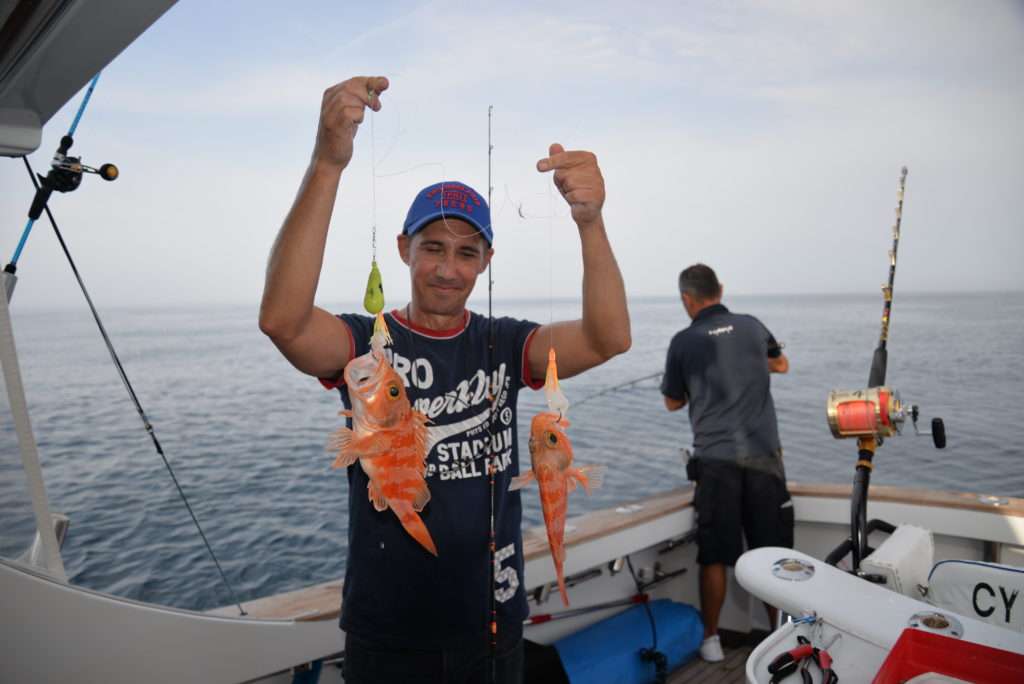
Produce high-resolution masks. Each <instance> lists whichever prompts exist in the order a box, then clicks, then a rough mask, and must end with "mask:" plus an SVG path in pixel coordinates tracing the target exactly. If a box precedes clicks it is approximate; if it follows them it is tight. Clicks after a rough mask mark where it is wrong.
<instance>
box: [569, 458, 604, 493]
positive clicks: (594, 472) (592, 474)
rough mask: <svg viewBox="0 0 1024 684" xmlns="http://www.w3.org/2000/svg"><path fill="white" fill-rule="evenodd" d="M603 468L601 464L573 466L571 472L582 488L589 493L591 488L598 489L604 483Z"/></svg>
mask: <svg viewBox="0 0 1024 684" xmlns="http://www.w3.org/2000/svg"><path fill="white" fill-rule="evenodd" d="M605 470H606V468H605V466H603V465H592V466H583V467H582V468H573V469H572V471H571V472H572V475H573V477H574V478H575V479H577V480H579V482H580V484H581V485H583V489H584V490H586V492H587V494H590V491H591V490H592V489H598V488H600V487H601V485H603V484H604V473H605Z"/></svg>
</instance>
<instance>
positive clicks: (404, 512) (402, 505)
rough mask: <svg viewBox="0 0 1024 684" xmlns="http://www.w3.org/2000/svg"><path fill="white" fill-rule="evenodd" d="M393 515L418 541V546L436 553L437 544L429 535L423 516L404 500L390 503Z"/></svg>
mask: <svg viewBox="0 0 1024 684" xmlns="http://www.w3.org/2000/svg"><path fill="white" fill-rule="evenodd" d="M391 508H392V510H394V512H395V515H397V516H398V522H400V523H401V524H402V527H403V528H405V531H406V532H408V533H409V536H411V537H412V538H413V539H415V540H416V541H417V542H419V544H420V546H422V547H423V548H425V549H426V550H427V551H429V552H430V553H432V554H434V555H435V556H436V555H437V546H435V545H434V540H433V539H432V538H431V536H430V531H429V530H428V529H427V526H426V525H424V524H423V518H421V517H420V516H419V515H418V514H417V513H416V511H414V510H413V509H412V507H411V506H410V505H409V503H408V502H406V501H401V500H399V501H395V502H394V504H393V505H392V507H391Z"/></svg>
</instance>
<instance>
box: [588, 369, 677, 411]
mask: <svg viewBox="0 0 1024 684" xmlns="http://www.w3.org/2000/svg"><path fill="white" fill-rule="evenodd" d="M664 374H665V371H658V372H656V373H651V374H649V375H643V376H641V377H639V378H634V379H632V380H627V381H626V382H623V383H619V384H618V385H612V386H611V387H606V388H604V389H603V390H600V391H597V392H594V393H593V394H591V395H590V396H587V397H583V398H582V399H580V400H579V401H577V402H576V406H577V407H578V406H579V405H580V404H585V403H587V402H588V401H590V400H591V399H597V398H598V397H600V396H601V395H603V394H608V393H609V392H615V391H617V390H620V389H626V388H629V387H632V386H633V385H635V384H637V383H639V382H643V381H644V380H650V379H652V378H660V377H661V376H662V375H664Z"/></svg>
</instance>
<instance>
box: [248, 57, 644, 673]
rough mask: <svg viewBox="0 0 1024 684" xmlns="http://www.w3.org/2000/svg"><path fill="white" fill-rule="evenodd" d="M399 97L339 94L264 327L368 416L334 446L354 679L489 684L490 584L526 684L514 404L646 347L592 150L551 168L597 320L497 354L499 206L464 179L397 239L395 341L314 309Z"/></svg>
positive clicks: (512, 322)
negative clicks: (381, 118)
mask: <svg viewBox="0 0 1024 684" xmlns="http://www.w3.org/2000/svg"><path fill="white" fill-rule="evenodd" d="M388 87H389V83H388V80H387V79H386V78H383V77H356V78H352V79H349V80H347V81H344V82H343V83H339V84H337V85H335V86H332V87H331V88H328V89H327V91H326V92H325V93H324V97H323V101H322V105H321V112H320V121H319V126H318V130H317V137H316V144H315V146H314V150H313V156H312V159H311V161H310V164H309V167H308V169H307V171H306V174H305V177H304V179H303V181H302V184H301V186H300V188H299V191H298V195H297V197H296V199H295V202H294V204H293V205H292V208H291V211H290V212H289V214H288V216H287V217H286V218H285V221H284V224H283V226H282V227H281V229H280V232H279V234H278V237H277V240H276V242H275V244H274V246H273V248H272V250H271V254H270V260H269V264H268V267H267V278H266V285H265V289H264V293H263V301H262V305H261V309H260V329H261V330H262V331H263V332H264V333H266V334H267V335H268V336H270V338H271V339H272V340H273V342H274V344H275V345H276V346H277V347H278V349H279V350H280V351H281V353H282V354H283V355H284V356H285V357H286V358H287V359H288V360H289V361H290V362H291V363H292V364H293V365H294V366H295V367H296V368H298V369H299V370H300V371H302V372H304V373H307V374H309V375H311V376H313V377H316V378H320V379H321V382H323V383H324V385H325V386H327V387H337V388H338V389H339V390H340V393H341V397H342V401H343V403H344V405H345V409H346V411H345V412H343V413H345V414H346V415H347V416H349V417H351V418H352V423H351V427H346V428H343V429H341V430H338V432H337V433H336V434H335V436H334V437H333V438H332V442H331V447H332V448H333V450H335V451H336V452H337V461H336V464H337V465H340V466H347V467H348V470H347V474H348V481H349V511H348V513H349V516H348V522H349V532H348V551H349V556H348V563H347V568H346V575H345V585H344V596H343V602H342V615H341V627H342V629H344V630H345V665H344V670H345V671H344V675H345V679H346V681H347V682H351V683H358V682H375V683H377V682H391V681H396V682H397V681H401V682H406V681H417V682H433V681H438V682H440V681H445V682H449V681H460V682H461V681H466V682H476V681H489V679H490V674H491V663H490V658H489V652H490V645H489V642H490V636H489V633H490V623H491V615H490V611H491V605H490V604H491V601H490V600H489V595H490V594H491V582H492V581H493V582H494V585H493V586H494V603H495V605H496V613H497V642H498V643H497V653H496V658H495V662H494V663H493V665H494V673H495V674H496V678H495V681H498V682H520V681H521V680H522V657H523V656H522V653H523V651H522V621H523V620H524V619H525V618H526V617H527V613H528V608H527V603H526V596H525V591H524V589H525V588H524V586H523V557H522V535H521V531H520V523H521V516H522V508H521V503H520V495H519V493H518V492H515V491H513V492H510V491H509V487H510V484H511V483H512V478H513V476H515V475H516V474H517V472H518V471H519V470H520V468H519V461H518V448H517V441H518V440H517V435H516V398H517V394H518V391H519V389H520V388H521V387H523V386H528V387H531V388H534V389H537V388H539V387H540V386H541V383H542V382H543V379H544V377H545V371H546V369H547V367H548V361H549V355H552V354H554V353H556V352H557V356H558V360H559V361H560V362H561V363H560V371H561V376H562V377H563V378H565V377H570V376H572V375H576V374H577V373H580V372H583V371H585V370H587V369H589V368H592V367H594V366H596V365H598V364H600V363H603V362H604V361H606V360H608V359H609V358H611V357H612V356H615V355H616V354H621V353H622V352H624V351H626V350H627V349H628V348H629V346H630V344H631V340H630V333H629V315H628V312H627V309H626V295H625V290H624V287H623V282H622V276H621V274H620V272H619V269H618V266H617V265H616V262H615V257H614V255H613V253H612V250H611V246H610V244H609V241H608V237H607V234H606V232H605V226H604V221H603V218H602V213H601V210H602V206H603V204H604V199H605V191H604V180H603V178H602V176H601V171H600V169H599V167H598V164H597V159H596V157H595V156H594V155H593V154H592V153H590V152H585V151H566V150H564V149H563V148H562V146H561V145H558V144H553V145H551V146H550V148H549V150H548V156H546V157H545V158H543V159H541V160H540V161H538V162H537V170H538V171H540V172H542V173H546V172H553V180H554V183H555V185H556V187H558V189H559V191H560V192H561V194H562V196H563V197H564V198H565V200H566V202H567V203H568V204H569V206H570V208H571V212H572V218H573V220H574V222H575V223H576V225H577V227H578V229H579V235H580V243H581V248H582V258H583V269H584V278H583V293H582V294H583V301H582V317H581V318H580V319H578V320H574V321H564V322H558V323H552V324H549V325H545V326H538V325H537V324H536V323H532V322H529V321H520V320H516V319H512V318H495V319H494V320H493V330H494V335H493V338H492V337H491V335H490V332H489V331H490V329H491V324H492V322H491V321H490V320H489V319H488V317H487V316H481V315H479V314H476V313H472V312H470V311H468V310H467V309H466V300H467V298H468V297H469V295H470V293H471V292H472V290H473V287H474V285H475V284H476V280H477V277H478V276H479V275H480V274H482V273H483V272H484V271H485V270H486V268H487V266H488V264H489V262H490V260H491V258H492V257H493V254H494V250H493V247H492V245H493V241H494V233H493V230H492V227H491V223H490V214H489V208H488V207H487V204H486V201H485V200H484V198H483V197H481V196H480V195H479V194H478V193H477V192H476V191H475V190H473V189H472V188H471V187H470V186H468V185H466V184H464V183H461V182H456V181H444V182H442V183H437V184H435V185H432V186H429V187H427V188H424V189H423V190H422V191H420V192H419V193H417V195H416V197H415V198H414V199H413V201H412V205H411V207H410V209H409V212H408V216H407V218H406V221H405V223H404V226H403V229H402V232H401V234H400V235H399V236H398V239H397V243H398V244H397V246H398V251H399V254H400V255H401V258H402V260H403V261H404V262H405V263H406V264H407V265H408V267H409V274H410V280H411V286H412V287H411V290H412V298H411V301H410V302H409V303H408V304H406V305H405V306H404V307H402V308H400V309H395V310H393V311H391V312H390V313H387V314H384V315H383V320H384V322H385V323H386V329H387V331H388V332H390V340H388V338H387V337H385V334H386V333H385V332H384V331H382V330H381V328H382V327H383V326H378V328H377V332H375V328H374V319H373V318H371V317H369V316H363V315H357V314H344V315H341V316H335V315H333V314H331V313H329V312H327V311H325V310H324V309H321V308H319V307H317V306H315V305H314V296H315V294H316V288H317V283H318V280H319V277H320V273H321V269H322V266H323V257H324V247H325V244H326V240H327V232H328V227H329V224H330V220H331V214H332V212H333V209H334V202H335V198H336V196H337V192H338V186H339V184H340V183H341V182H342V176H343V172H344V170H345V168H346V167H347V166H348V164H349V162H350V160H351V158H352V149H353V139H354V137H355V134H356V132H357V129H358V126H359V124H360V123H361V122H362V121H363V118H364V115H365V110H366V108H367V107H369V108H370V109H372V110H373V111H379V110H380V109H381V97H380V96H381V94H382V93H384V92H385V91H386V90H387V89H388ZM353 237H354V238H360V237H361V236H353ZM492 339H493V349H490V346H491V340H492ZM350 362H351V363H350ZM492 407H493V408H492ZM488 453H491V454H493V461H492V462H493V468H494V471H495V485H494V502H493V510H492V504H491V489H490V487H489V474H488V473H487V472H486V468H485V467H484V458H485V456H486V455H487V454H488ZM570 460H571V459H570ZM579 470H582V469H579ZM565 477H569V475H568V474H566V475H565ZM492 513H493V529H494V534H495V538H494V547H493V553H494V556H493V557H494V562H493V564H492V562H491V556H490V554H491V551H492V549H491V547H490V546H491V536H490V535H491V533H490V530H491V524H492V523H491V520H490V515H491V514H492Z"/></svg>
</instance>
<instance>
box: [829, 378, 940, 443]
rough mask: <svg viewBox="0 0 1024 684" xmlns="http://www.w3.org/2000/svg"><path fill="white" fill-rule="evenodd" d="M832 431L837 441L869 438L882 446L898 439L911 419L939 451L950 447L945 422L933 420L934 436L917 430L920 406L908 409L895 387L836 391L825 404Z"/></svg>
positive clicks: (932, 431)
mask: <svg viewBox="0 0 1024 684" xmlns="http://www.w3.org/2000/svg"><path fill="white" fill-rule="evenodd" d="M825 414H826V416H827V417H828V427H829V429H830V430H832V436H833V437H835V438H836V439H849V438H856V439H861V438H866V439H876V440H878V441H879V442H881V440H883V439H884V438H886V437H892V436H893V435H898V434H900V433H901V432H902V430H903V425H904V423H906V421H907V417H908V416H909V417H910V419H911V422H912V423H913V426H914V434H916V435H919V436H930V437H931V438H932V441H933V442H934V443H935V447H936V448H937V449H942V448H943V447H945V446H946V428H945V425H944V424H943V422H942V419H941V418H933V419H932V429H931V432H922V431H921V430H920V429H918V427H917V420H918V417H919V416H920V411H919V409H918V407H917V405H916V404H911V405H909V406H908V405H906V404H904V403H903V401H902V399H900V393H899V392H897V391H896V390H894V389H892V388H891V387H871V388H869V389H862V390H832V391H831V392H829V393H828V401H827V402H826V404H825Z"/></svg>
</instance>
